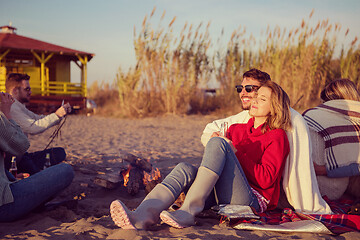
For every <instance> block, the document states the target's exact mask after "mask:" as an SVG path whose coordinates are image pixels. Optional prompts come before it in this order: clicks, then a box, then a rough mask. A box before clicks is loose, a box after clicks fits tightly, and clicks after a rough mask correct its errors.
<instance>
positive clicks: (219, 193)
mask: <svg viewBox="0 0 360 240" xmlns="http://www.w3.org/2000/svg"><path fill="white" fill-rule="evenodd" d="M201 166H203V167H206V168H208V169H210V170H211V171H213V172H215V173H216V174H217V175H219V180H218V181H217V183H216V184H215V188H214V191H213V192H212V193H211V194H210V196H209V198H208V199H207V201H206V204H205V209H206V208H209V207H211V206H213V205H216V204H239V205H246V206H251V207H253V208H255V210H256V211H258V210H259V209H260V206H259V203H258V200H257V198H256V196H255V195H254V193H253V192H252V191H251V187H250V185H249V182H248V181H247V179H246V176H245V174H244V171H243V170H242V167H241V165H240V163H239V161H238V159H237V157H236V155H235V153H234V152H233V150H232V149H231V147H230V145H229V144H228V143H227V142H226V141H225V140H224V139H223V138H219V137H213V138H211V139H210V140H209V142H208V144H207V145H206V147H205V151H204V155H203V159H202V162H201ZM196 173H197V168H196V167H194V166H192V165H191V164H188V163H179V164H178V165H177V166H176V167H175V168H174V169H173V170H172V171H171V172H170V173H169V175H167V176H166V178H165V179H164V180H163V182H162V184H163V185H165V186H166V187H167V188H169V189H170V191H171V192H172V193H173V194H174V196H175V198H177V197H178V196H179V195H180V193H181V192H182V191H185V192H186V191H187V189H188V188H190V186H191V184H192V183H193V181H194V180H195V178H196Z"/></svg>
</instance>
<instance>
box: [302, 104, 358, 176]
mask: <svg viewBox="0 0 360 240" xmlns="http://www.w3.org/2000/svg"><path fill="white" fill-rule="evenodd" d="M303 116H304V118H305V120H306V122H307V124H308V125H309V127H310V128H312V129H313V130H314V131H316V132H317V133H319V134H320V135H321V136H322V137H323V138H324V141H325V165H326V169H327V175H328V177H349V176H355V175H360V102H358V101H351V100H331V101H328V102H325V103H323V104H321V105H319V106H317V107H315V108H311V109H309V110H307V111H305V112H304V113H303Z"/></svg>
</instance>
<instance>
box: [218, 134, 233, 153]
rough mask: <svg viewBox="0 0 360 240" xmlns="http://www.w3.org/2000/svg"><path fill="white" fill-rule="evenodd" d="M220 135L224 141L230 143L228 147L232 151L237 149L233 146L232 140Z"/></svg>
mask: <svg viewBox="0 0 360 240" xmlns="http://www.w3.org/2000/svg"><path fill="white" fill-rule="evenodd" d="M220 137H221V138H223V139H225V141H226V142H227V143H228V144H229V145H230V147H231V149H232V150H233V152H234V153H236V152H237V149H236V148H235V146H234V144H233V143H232V141H231V140H230V139H228V138H227V137H222V136H220Z"/></svg>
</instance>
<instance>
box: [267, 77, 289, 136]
mask: <svg viewBox="0 0 360 240" xmlns="http://www.w3.org/2000/svg"><path fill="white" fill-rule="evenodd" d="M261 87H267V88H270V90H271V97H270V115H269V117H268V118H267V119H266V121H265V124H264V125H263V126H262V129H261V131H262V132H265V131H266V127H267V126H269V128H270V129H277V128H281V129H284V130H286V131H288V130H290V129H291V115H290V98H289V96H288V95H287V93H286V92H285V91H284V90H283V89H282V88H281V87H280V86H279V85H278V84H276V83H275V82H273V81H267V82H266V83H265V84H263V85H262V86H261Z"/></svg>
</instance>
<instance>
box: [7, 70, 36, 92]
mask: <svg viewBox="0 0 360 240" xmlns="http://www.w3.org/2000/svg"><path fill="white" fill-rule="evenodd" d="M29 79H30V76H29V75H27V74H22V73H9V74H8V75H7V77H6V82H5V88H6V92H8V93H10V91H11V90H13V89H14V88H16V87H20V86H21V82H22V81H23V80H29Z"/></svg>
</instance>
